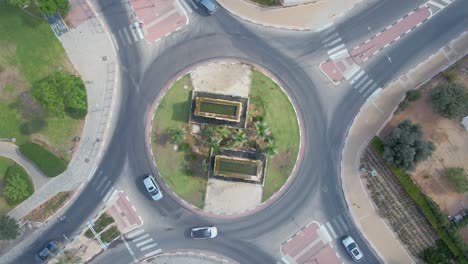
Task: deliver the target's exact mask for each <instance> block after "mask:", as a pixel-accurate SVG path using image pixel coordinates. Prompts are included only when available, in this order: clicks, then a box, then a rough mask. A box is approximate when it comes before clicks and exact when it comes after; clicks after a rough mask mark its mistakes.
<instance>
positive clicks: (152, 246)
mask: <svg viewBox="0 0 468 264" xmlns="http://www.w3.org/2000/svg"><path fill="white" fill-rule="evenodd" d="M157 245H158V243H154V244H151V245H148V246H144V247H142V248H140V250H141V251H145V250H147V249H150V248H154V247H155V246H157Z"/></svg>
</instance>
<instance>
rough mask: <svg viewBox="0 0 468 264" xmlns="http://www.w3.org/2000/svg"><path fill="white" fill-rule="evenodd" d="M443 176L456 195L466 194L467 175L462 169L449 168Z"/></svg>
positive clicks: (467, 185)
mask: <svg viewBox="0 0 468 264" xmlns="http://www.w3.org/2000/svg"><path fill="white" fill-rule="evenodd" d="M445 176H446V177H447V178H448V179H449V180H450V182H451V183H452V184H453V186H454V187H455V190H456V191H457V192H458V193H465V192H468V175H467V174H466V173H465V170H464V169H463V168H449V169H447V171H446V172H445Z"/></svg>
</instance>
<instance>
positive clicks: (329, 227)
mask: <svg viewBox="0 0 468 264" xmlns="http://www.w3.org/2000/svg"><path fill="white" fill-rule="evenodd" d="M325 225H326V226H327V227H328V230H330V232H331V233H332V235H333V237H334V238H337V237H338V236H337V235H336V233H335V230H334V229H333V227H332V226H331V225H330V222H327V223H326V224H325Z"/></svg>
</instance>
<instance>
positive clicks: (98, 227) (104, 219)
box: [85, 213, 115, 238]
mask: <svg viewBox="0 0 468 264" xmlns="http://www.w3.org/2000/svg"><path fill="white" fill-rule="evenodd" d="M114 222H115V220H114V218H112V217H111V216H110V215H108V214H107V213H103V214H102V215H101V216H100V217H99V218H98V219H97V220H96V221H95V222H94V225H93V228H94V231H95V232H96V233H97V234H99V233H100V232H101V231H102V230H104V229H105V228H106V227H107V226H109V225H110V224H113V223H114ZM85 236H86V237H88V238H93V237H94V234H93V232H92V231H91V230H90V229H88V230H87V231H86V232H85Z"/></svg>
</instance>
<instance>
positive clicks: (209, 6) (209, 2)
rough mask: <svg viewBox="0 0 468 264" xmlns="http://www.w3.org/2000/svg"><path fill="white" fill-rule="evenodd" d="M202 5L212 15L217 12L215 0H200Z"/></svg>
mask: <svg viewBox="0 0 468 264" xmlns="http://www.w3.org/2000/svg"><path fill="white" fill-rule="evenodd" d="M200 5H201V6H202V7H203V9H205V11H206V12H208V14H210V15H212V14H214V13H215V12H216V4H215V2H214V1H213V0H200Z"/></svg>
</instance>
